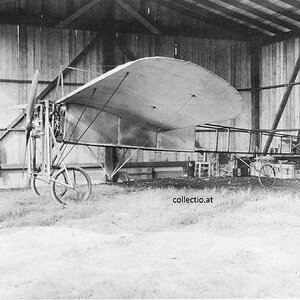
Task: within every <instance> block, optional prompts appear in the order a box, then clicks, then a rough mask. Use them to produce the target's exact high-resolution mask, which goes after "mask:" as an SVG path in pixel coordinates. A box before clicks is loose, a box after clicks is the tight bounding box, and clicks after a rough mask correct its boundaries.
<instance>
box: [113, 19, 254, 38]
mask: <svg viewBox="0 0 300 300" xmlns="http://www.w3.org/2000/svg"><path fill="white" fill-rule="evenodd" d="M114 28H115V31H116V32H117V33H135V34H149V31H148V30H147V29H146V28H144V27H143V26H141V24H140V23H138V22H135V23H130V24H127V25H126V24H123V25H121V24H116V25H115V27H114ZM159 30H160V31H161V33H162V35H163V36H183V37H197V38H203V39H219V40H243V41H250V40H251V36H248V35H246V34H242V33H236V32H233V31H228V30H227V31H224V30H223V31H221V30H219V29H218V28H216V30H211V29H206V28H204V29H202V28H201V29H199V28H193V27H191V26H184V25H183V26H162V25H161V26H159Z"/></svg>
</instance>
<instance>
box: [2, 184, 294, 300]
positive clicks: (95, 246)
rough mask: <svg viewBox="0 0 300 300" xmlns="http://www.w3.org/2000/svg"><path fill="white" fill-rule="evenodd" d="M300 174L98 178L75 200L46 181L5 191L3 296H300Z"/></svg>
mask: <svg viewBox="0 0 300 300" xmlns="http://www.w3.org/2000/svg"><path fill="white" fill-rule="evenodd" d="M299 183H300V182H299V181H287V180H282V181H279V182H277V184H276V186H275V187H274V188H272V190H266V189H264V188H262V187H260V186H259V184H258V181H257V178H220V179H208V180H199V179H182V178H180V179H179V178H178V179H160V180H153V181H146V180H145V181H140V182H137V181H136V182H128V183H120V184H115V185H97V186H94V190H93V196H92V197H91V199H90V200H89V201H88V202H86V203H85V204H83V205H80V206H70V207H67V208H64V207H61V206H59V205H58V204H57V203H56V202H54V200H52V199H51V198H50V196H49V194H48V190H47V189H44V190H43V191H42V192H43V196H42V197H39V198H38V197H36V196H34V195H33V194H32V192H31V191H30V190H13V191H0V228H1V230H0V266H1V272H0V299H16V298H23V299H24V298H25V299H32V298H39V299H41V298H59V299H62V298H75V299H76V298H211V297H219V298H226V297H294V298H298V297H300V239H299V236H300V194H299V191H300V185H299ZM182 197H190V198H191V197H196V198H197V197H198V198H203V199H210V201H209V202H205V203H174V198H175V199H179V198H181V199H182Z"/></svg>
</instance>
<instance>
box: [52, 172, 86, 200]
mask: <svg viewBox="0 0 300 300" xmlns="http://www.w3.org/2000/svg"><path fill="white" fill-rule="evenodd" d="M67 172H68V174H69V178H70V180H71V182H72V185H73V186H74V188H71V187H68V186H67V184H68V176H67V174H66V170H65V169H64V168H62V169H60V170H59V171H58V172H57V173H56V174H55V175H54V177H53V179H52V180H51V196H52V198H53V199H55V200H56V201H58V202H59V203H60V204H63V205H68V204H80V203H83V202H85V201H87V200H88V199H89V197H90V195H91V193H92V183H91V179H90V176H89V175H88V174H87V173H86V172H85V171H84V170H83V169H81V168H79V167H75V166H74V167H68V168H67ZM78 188H79V189H78Z"/></svg>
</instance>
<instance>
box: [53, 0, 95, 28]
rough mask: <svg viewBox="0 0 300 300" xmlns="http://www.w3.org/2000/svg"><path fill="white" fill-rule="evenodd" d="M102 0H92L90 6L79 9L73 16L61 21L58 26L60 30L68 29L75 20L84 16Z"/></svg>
mask: <svg viewBox="0 0 300 300" xmlns="http://www.w3.org/2000/svg"><path fill="white" fill-rule="evenodd" d="M99 1H100V0H91V1H90V2H89V3H88V4H86V5H84V6H83V7H81V8H79V9H78V10H76V11H75V12H73V13H72V14H70V15H69V16H68V17H66V18H65V19H63V20H61V21H60V22H59V23H58V24H57V25H56V26H57V27H59V28H65V27H67V26H68V25H69V24H70V23H72V22H73V21H74V20H76V19H77V18H79V17H80V16H81V15H83V14H84V13H85V12H87V11H88V10H90V9H91V8H92V7H94V6H95V5H97V4H98V3H99Z"/></svg>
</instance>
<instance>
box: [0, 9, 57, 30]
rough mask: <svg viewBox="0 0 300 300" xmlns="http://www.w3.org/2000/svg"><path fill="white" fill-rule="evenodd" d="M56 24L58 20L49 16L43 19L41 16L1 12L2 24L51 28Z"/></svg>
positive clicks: (0, 19) (0, 22)
mask: <svg viewBox="0 0 300 300" xmlns="http://www.w3.org/2000/svg"><path fill="white" fill-rule="evenodd" d="M56 23H57V20H55V19H54V18H51V17H48V16H43V17H41V16H40V15H29V14H26V13H22V14H16V13H10V12H0V24H13V25H30V26H41V27H51V26H52V25H53V24H56Z"/></svg>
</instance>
